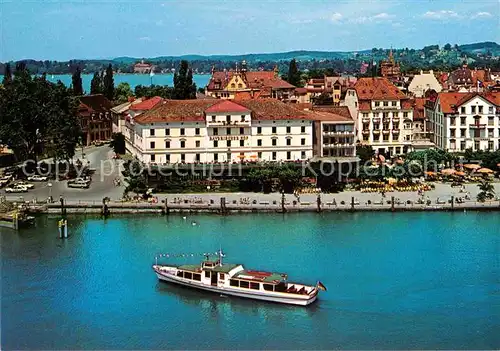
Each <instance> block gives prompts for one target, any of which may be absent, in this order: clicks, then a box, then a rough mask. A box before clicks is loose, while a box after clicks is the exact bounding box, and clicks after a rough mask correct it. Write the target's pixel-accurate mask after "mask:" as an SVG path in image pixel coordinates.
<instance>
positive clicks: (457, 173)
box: [455, 172, 465, 177]
mask: <svg viewBox="0 0 500 351" xmlns="http://www.w3.org/2000/svg"><path fill="white" fill-rule="evenodd" d="M455 175H457V176H460V177H463V176H464V175H465V172H455Z"/></svg>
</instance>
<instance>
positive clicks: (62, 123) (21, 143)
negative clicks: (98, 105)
mask: <svg viewBox="0 0 500 351" xmlns="http://www.w3.org/2000/svg"><path fill="white" fill-rule="evenodd" d="M80 136H81V129H80V124H79V123H78V121H77V119H76V104H75V102H73V101H72V99H71V97H70V92H69V90H68V89H67V88H66V87H65V86H64V84H63V83H61V82H58V83H57V84H54V83H50V82H48V81H47V80H46V79H45V76H44V75H42V76H41V77H32V76H31V74H30V72H29V71H28V70H27V69H26V68H25V66H24V65H18V67H17V69H16V72H15V74H14V79H13V80H12V82H11V84H8V85H7V86H6V87H5V89H1V90H0V141H1V143H2V144H6V145H7V146H8V147H9V148H10V149H12V150H13V151H14V154H15V155H16V158H17V159H18V160H19V161H24V160H28V159H32V160H35V161H36V160H37V157H38V156H39V155H40V154H41V153H42V151H43V150H44V149H46V150H53V152H52V155H51V156H54V157H56V158H58V159H68V158H70V157H72V156H73V155H74V149H75V147H76V143H77V142H78V140H79V138H80Z"/></svg>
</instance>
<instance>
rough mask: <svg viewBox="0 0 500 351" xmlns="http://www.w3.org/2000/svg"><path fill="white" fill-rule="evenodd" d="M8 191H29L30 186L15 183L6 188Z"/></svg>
mask: <svg viewBox="0 0 500 351" xmlns="http://www.w3.org/2000/svg"><path fill="white" fill-rule="evenodd" d="M5 192H6V193H27V192H28V188H26V187H25V186H22V185H14V186H12V187H8V188H5Z"/></svg>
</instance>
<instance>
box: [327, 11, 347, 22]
mask: <svg viewBox="0 0 500 351" xmlns="http://www.w3.org/2000/svg"><path fill="white" fill-rule="evenodd" d="M343 17H344V16H342V14H341V13H338V12H335V13H334V14H333V15H332V16H331V17H330V20H331V21H332V22H334V23H340V22H341V21H342V19H343Z"/></svg>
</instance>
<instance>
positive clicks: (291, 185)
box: [247, 163, 302, 193]
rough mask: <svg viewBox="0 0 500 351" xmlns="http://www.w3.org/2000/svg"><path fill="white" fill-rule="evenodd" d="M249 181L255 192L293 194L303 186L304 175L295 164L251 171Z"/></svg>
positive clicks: (265, 167)
mask: <svg viewBox="0 0 500 351" xmlns="http://www.w3.org/2000/svg"><path fill="white" fill-rule="evenodd" d="M247 181H248V182H249V183H250V188H251V189H252V190H253V191H257V192H261V191H262V192H264V193H270V192H272V191H280V192H282V191H283V192H285V193H293V191H294V190H295V189H297V188H298V187H300V186H301V185H302V173H301V169H300V167H297V166H296V165H295V164H286V163H285V164H282V165H272V166H264V167H260V168H254V169H252V170H250V171H249V172H248V176H247Z"/></svg>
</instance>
